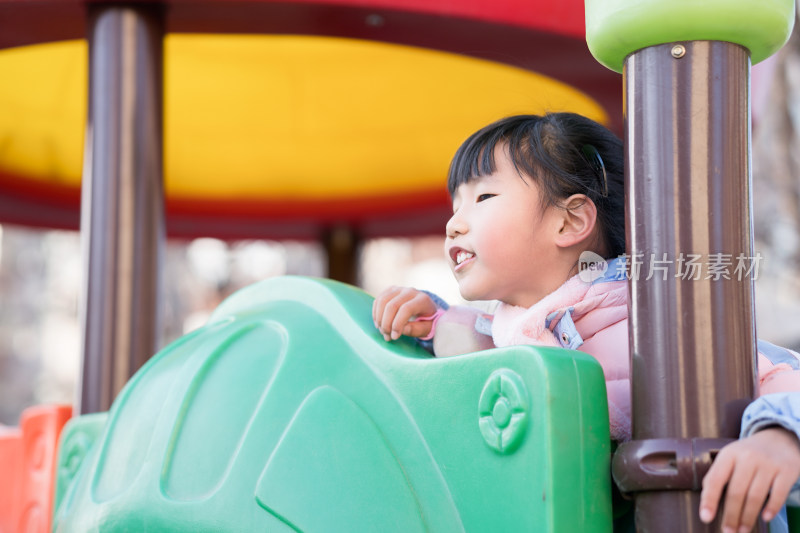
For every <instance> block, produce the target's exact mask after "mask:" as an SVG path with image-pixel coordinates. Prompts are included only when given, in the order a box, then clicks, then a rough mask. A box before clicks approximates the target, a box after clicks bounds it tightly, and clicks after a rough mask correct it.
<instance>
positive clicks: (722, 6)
mask: <svg viewBox="0 0 800 533" xmlns="http://www.w3.org/2000/svg"><path fill="white" fill-rule="evenodd" d="M794 17H795V7H794V0H669V1H665V0H586V42H587V44H588V45H589V50H590V51H591V52H592V55H594V57H595V59H597V60H598V61H599V62H600V63H602V64H603V65H605V66H606V67H608V68H610V69H611V70H615V71H617V72H622V64H623V62H624V61H625V57H627V56H628V55H629V54H631V53H633V52H635V51H637V50H641V49H642V48H646V47H648V46H654V45H658V44H665V43H671V42H676V41H726V42H731V43H736V44H739V45H742V46H744V47H745V48H747V49H748V50H750V58H751V60H752V62H753V63H754V64H755V63H758V62H759V61H762V60H764V59H766V58H768V57H769V56H771V55H772V54H774V53H775V52H776V51H778V49H780V48H781V47H782V46H783V45H784V44H785V43H786V41H787V39H788V38H789V35H790V34H791V32H792V27H793V26H794Z"/></svg>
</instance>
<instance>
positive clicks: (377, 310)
mask: <svg viewBox="0 0 800 533" xmlns="http://www.w3.org/2000/svg"><path fill="white" fill-rule="evenodd" d="M399 291H400V287H389V288H388V289H386V290H384V291H383V292H382V293H380V294H379V295H378V297H377V298H375V301H374V302H372V321H373V322H374V323H375V325H376V326H378V327H380V323H381V322H382V320H383V313H384V312H385V309H386V302H388V301H390V300H391V299H392V298H394V297H395V296H396V295H397V293H398V292H399Z"/></svg>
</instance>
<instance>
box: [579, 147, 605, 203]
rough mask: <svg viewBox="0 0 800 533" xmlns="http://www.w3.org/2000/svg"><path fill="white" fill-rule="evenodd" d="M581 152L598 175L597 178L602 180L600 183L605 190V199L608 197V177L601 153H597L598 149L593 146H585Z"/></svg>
mask: <svg viewBox="0 0 800 533" xmlns="http://www.w3.org/2000/svg"><path fill="white" fill-rule="evenodd" d="M581 152H583V156H584V157H585V158H586V160H587V161H588V163H589V166H590V167H592V170H593V171H594V172H595V174H597V177H598V178H599V179H600V182H601V183H602V185H603V189H602V192H601V194H602V195H603V198H607V197H608V175H607V174H606V166H605V164H604V163H603V158H602V157H600V152H598V151H597V148H595V147H594V146H592V145H591V144H584V145H583V146H582V147H581Z"/></svg>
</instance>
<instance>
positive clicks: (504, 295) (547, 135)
mask: <svg viewBox="0 0 800 533" xmlns="http://www.w3.org/2000/svg"><path fill="white" fill-rule="evenodd" d="M448 189H449V191H450V196H451V198H452V199H453V216H452V218H450V220H449V221H448V223H447V227H446V233H447V237H446V239H445V255H446V256H447V258H448V259H449V262H450V265H451V268H452V270H453V274H454V275H455V277H456V280H457V282H458V287H459V291H460V292H461V295H462V296H463V297H464V298H465V299H466V300H498V301H499V304H498V307H497V309H496V311H495V314H494V316H493V317H490V316H485V315H482V314H480V313H478V312H477V311H475V310H471V309H469V308H465V307H448V305H447V304H446V303H444V302H443V301H441V300H440V299H439V298H438V297H436V296H435V295H432V294H430V293H427V292H423V291H418V290H416V289H412V288H407V287H406V288H403V287H391V288H389V289H387V290H385V291H384V292H383V293H382V294H380V295H379V296H378V298H376V300H375V303H374V306H373V320H374V322H375V325H376V327H377V328H378V329H379V330H380V331H381V332H382V333H383V335H384V337H385V338H386V340H392V339H397V338H399V336H400V335H401V334H402V335H408V336H411V337H417V338H419V339H421V340H424V341H427V340H432V341H433V344H432V347H433V351H434V353H435V354H436V355H437V356H439V357H441V356H445V355H455V354H458V353H465V352H469V351H475V350H481V349H486V348H489V347H492V346H510V345H517V344H534V345H549V346H564V347H567V348H571V349H578V350H582V351H585V352H587V353H589V354H591V355H592V356H594V357H595V358H596V359H597V360H598V361H599V362H600V364H601V366H602V367H603V372H604V375H605V379H606V388H607V391H608V404H609V419H610V423H611V436H612V438H614V439H615V440H617V441H624V440H628V439H630V436H631V431H630V420H631V411H630V397H631V393H630V368H629V360H628V312H627V281H626V274H625V268H624V264H622V265H621V264H620V263H621V260H620V259H619V258H618V256H620V255H622V254H623V253H624V252H625V212H624V195H623V146H622V141H620V140H619V139H618V138H617V137H616V136H615V135H614V134H613V133H611V132H610V131H609V130H607V129H606V128H605V127H603V126H601V125H600V124H597V123H596V122H594V121H591V120H589V119H587V118H584V117H581V116H579V115H575V114H570V113H555V114H549V115H546V116H541V117H540V116H533V115H531V116H516V117H509V118H506V119H503V120H500V121H498V122H495V123H493V124H490V125H489V126H487V127H485V128H483V129H481V130H479V131H478V132H476V133H474V134H473V135H472V136H471V137H469V138H468V139H467V140H466V141H465V142H464V144H462V145H461V147H460V148H459V149H458V151H457V152H456V155H455V157H454V159H453V162H452V164H451V167H450V174H449V177H448ZM587 252H593V253H594V254H598V255H600V256H602V257H604V258H608V259H609V262H608V265H607V266H608V268H607V269H606V270H605V272H598V271H587V270H583V271H581V269H580V267H579V265H580V264H581V255H582V254H584V253H587ZM587 274H589V275H590V277H589V278H587ZM587 279H588V281H587ZM465 325H466V326H468V330H470V331H471V332H472V335H471V336H469V335H467V336H465V335H464V334H463V331H464V328H463V326H465ZM454 327H461V330H460V333H459V334H458V335H456V336H454V335H448V334H447V333H448V331H452V328H454ZM764 346H765V345H764ZM759 348H760V350H761V352H770V351H772V352H777V353H778V354H779V357H778V358H776V357H773V360H772V361H771V360H770V359H769V358H768V357H767V356H765V355H764V354H763V353H761V354H759V378H760V394H761V395H762V397H761V398H759V399H758V400H756V401H755V402H753V404H751V405H750V406H749V407H748V409H747V410H746V411H745V414H744V417H743V421H742V434H741V437H742V438H741V439H740V440H738V441H736V442H734V443H732V444H730V445H728V446H726V447H725V448H723V449H722V450H721V451H720V453H719V454H718V456H717V458H716V459H715V461H714V463H713V465H712V467H711V469H710V470H709V472H708V474H707V475H706V477H705V479H704V480H703V492H702V494H701V503H700V518H701V519H702V520H703V521H705V522H710V521H711V520H713V518H714V516H715V515H716V512H717V507H718V504H719V500H720V497H721V494H722V491H723V489H724V488H725V487H726V485H727V491H726V497H725V507H724V514H723V531H725V532H726V533H727V532H735V531H750V530H751V529H752V527H753V526H754V524H755V521H756V519H757V517H758V514H759V512H760V511H761V509H762V507H763V512H762V513H761V516H762V518H763V519H764V520H767V521H769V520H771V519H772V518H774V517H775V516H776V514H777V513H778V512H779V511H780V509H781V508H782V506H783V505H784V503H785V502H786V500H787V497H788V496H789V493H790V490H791V489H792V488H793V486H794V485H795V483H796V482H797V480H798V477H800V441H798V435H800V395H798V394H791V393H788V392H787V391H800V370H799V369H800V360H798V358H797V357H795V355H796V354H794V352H789V351H788V350H782V349H777V348H776V347H771V348H770V349H769V350H767V349H765V348H762V344H761V343H760V344H759ZM779 361H780V362H779ZM787 361H788V362H787ZM770 393H780V394H770ZM766 394H769V396H764V395H766ZM795 489H797V490H793V491H792V497H793V499H794V496H795V493H796V492H797V493H798V495H800V485H798V486H795ZM765 502H766V505H765ZM793 503H794V502H793ZM798 503H800V501H798Z"/></svg>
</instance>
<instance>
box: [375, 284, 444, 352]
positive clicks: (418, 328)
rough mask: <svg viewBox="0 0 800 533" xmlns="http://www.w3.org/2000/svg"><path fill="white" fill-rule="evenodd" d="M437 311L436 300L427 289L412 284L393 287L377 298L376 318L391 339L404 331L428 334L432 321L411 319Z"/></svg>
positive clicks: (411, 335)
mask: <svg viewBox="0 0 800 533" xmlns="http://www.w3.org/2000/svg"><path fill="white" fill-rule="evenodd" d="M435 312H436V304H434V303H433V300H432V299H431V297H430V296H428V295H427V294H425V293H424V292H422V291H418V290H417V289H412V288H411V287H389V288H388V289H386V290H385V291H383V292H382V293H381V294H380V295H379V296H378V297H377V298H375V302H373V304H372V321H373V322H374V323H375V327H376V328H378V330H379V331H380V332H381V333H382V334H383V338H384V339H386V340H387V341H388V340H396V339H399V338H400V335H407V336H409V337H425V336H426V335H428V334H429V333H430V332H431V327H432V323H431V322H430V321H428V320H424V321H420V322H409V321H410V320H412V319H414V318H416V317H418V316H430V315H432V314H434V313H435Z"/></svg>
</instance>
